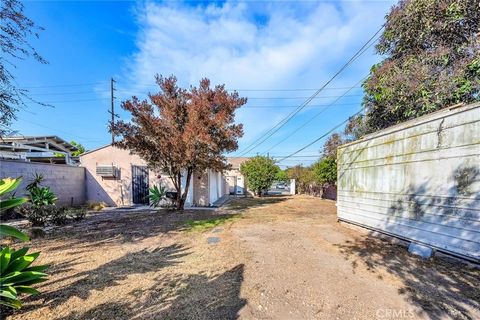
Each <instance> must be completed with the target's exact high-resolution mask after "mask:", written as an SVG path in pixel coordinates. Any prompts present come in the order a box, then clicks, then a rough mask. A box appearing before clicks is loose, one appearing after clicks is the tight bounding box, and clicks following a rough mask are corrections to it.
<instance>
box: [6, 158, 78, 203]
mask: <svg viewBox="0 0 480 320" xmlns="http://www.w3.org/2000/svg"><path fill="white" fill-rule="evenodd" d="M35 173H38V174H42V175H43V176H44V180H43V181H42V185H43V186H48V187H50V189H51V190H52V191H53V192H54V193H55V195H56V196H57V198H58V200H57V204H58V205H67V206H68V205H80V204H83V203H84V202H85V200H86V183H85V169H84V168H81V167H76V166H69V165H61V164H49V163H36V162H24V161H16V160H0V177H1V178H7V177H11V178H18V177H23V180H22V183H21V184H20V186H19V187H18V189H17V191H16V195H26V194H27V193H28V192H27V190H26V189H25V187H26V186H27V184H28V183H29V182H30V180H31V179H32V178H33V177H34V175H35Z"/></svg>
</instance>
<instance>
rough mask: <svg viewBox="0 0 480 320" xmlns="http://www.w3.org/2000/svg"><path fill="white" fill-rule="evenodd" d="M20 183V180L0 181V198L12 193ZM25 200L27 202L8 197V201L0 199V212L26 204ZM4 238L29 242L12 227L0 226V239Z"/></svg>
mask: <svg viewBox="0 0 480 320" xmlns="http://www.w3.org/2000/svg"><path fill="white" fill-rule="evenodd" d="M21 181H22V179H21V178H18V179H12V178H6V179H2V180H0V198H1V197H4V196H5V195H6V194H7V193H8V192H12V191H14V190H15V189H16V188H17V187H18V185H19V184H20V182H21ZM27 200H28V199H27V198H15V197H10V198H8V199H0V211H4V210H7V209H11V208H14V207H17V206H19V205H21V204H23V203H25V202H27ZM4 236H10V237H14V238H18V239H20V240H22V241H28V240H29V238H28V236H27V235H26V234H24V233H23V232H20V231H18V230H17V229H15V228H13V227H10V226H7V225H4V224H0V237H4Z"/></svg>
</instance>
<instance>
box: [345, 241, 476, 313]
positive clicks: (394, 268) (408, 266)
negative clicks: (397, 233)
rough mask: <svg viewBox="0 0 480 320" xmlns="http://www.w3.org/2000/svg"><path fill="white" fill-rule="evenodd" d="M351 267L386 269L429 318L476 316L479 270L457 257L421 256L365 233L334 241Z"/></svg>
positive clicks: (378, 273) (408, 298)
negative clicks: (453, 258) (346, 239)
mask: <svg viewBox="0 0 480 320" xmlns="http://www.w3.org/2000/svg"><path fill="white" fill-rule="evenodd" d="M337 246H338V247H339V249H340V251H341V252H342V253H343V254H344V255H345V259H346V260H349V261H351V264H352V267H353V269H354V272H355V269H356V268H357V267H358V265H359V263H362V262H363V263H364V264H365V265H366V268H367V269H368V270H369V271H370V272H372V273H376V274H377V276H378V277H379V278H382V276H381V274H382V272H384V271H386V272H388V273H390V274H392V275H394V276H396V277H398V278H399V279H400V280H401V281H402V285H403V287H402V288H401V289H399V293H400V294H402V295H404V296H405V297H406V298H407V300H408V301H410V302H412V303H413V304H414V305H417V306H418V307H420V308H421V309H422V310H423V313H425V314H427V315H428V316H429V317H430V318H431V319H444V318H446V317H451V318H454V319H478V317H479V316H480V311H479V310H480V289H479V287H478V285H479V283H480V270H479V269H478V268H473V267H472V266H470V265H467V264H464V263H461V262H459V261H449V260H447V259H443V258H442V259H440V258H435V259H430V260H422V259H421V258H418V257H415V256H411V255H410V254H408V252H407V250H406V249H405V248H404V247H402V246H400V245H398V244H393V243H390V242H388V241H385V240H382V239H378V238H375V237H373V236H368V237H365V238H362V239H360V240H357V241H355V242H351V241H347V244H344V245H337Z"/></svg>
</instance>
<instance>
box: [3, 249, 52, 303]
mask: <svg viewBox="0 0 480 320" xmlns="http://www.w3.org/2000/svg"><path fill="white" fill-rule="evenodd" d="M27 251H28V248H26V247H25V248H22V249H20V250H14V249H12V248H9V247H5V248H3V249H2V250H1V251H0V304H1V305H5V306H7V307H11V308H14V309H18V308H20V307H21V306H22V302H21V301H20V299H19V296H20V294H22V293H23V294H28V295H36V294H39V292H38V291H37V290H36V289H34V288H32V285H33V284H36V283H40V282H43V281H46V280H47V274H46V273H43V272H42V271H44V270H45V269H47V267H48V266H33V267H31V266H30V265H31V264H32V262H34V261H35V260H36V259H37V258H38V256H39V254H40V253H39V252H35V253H31V254H27Z"/></svg>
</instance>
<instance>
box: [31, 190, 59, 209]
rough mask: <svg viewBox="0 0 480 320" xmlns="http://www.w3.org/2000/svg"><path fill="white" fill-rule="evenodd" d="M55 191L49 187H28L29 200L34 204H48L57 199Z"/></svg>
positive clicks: (53, 202)
mask: <svg viewBox="0 0 480 320" xmlns="http://www.w3.org/2000/svg"><path fill="white" fill-rule="evenodd" d="M57 199H58V198H57V197H56V196H55V193H53V192H52V190H50V188H49V187H35V188H32V189H30V200H31V201H32V203H33V205H35V206H48V205H52V204H55V201H57Z"/></svg>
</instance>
